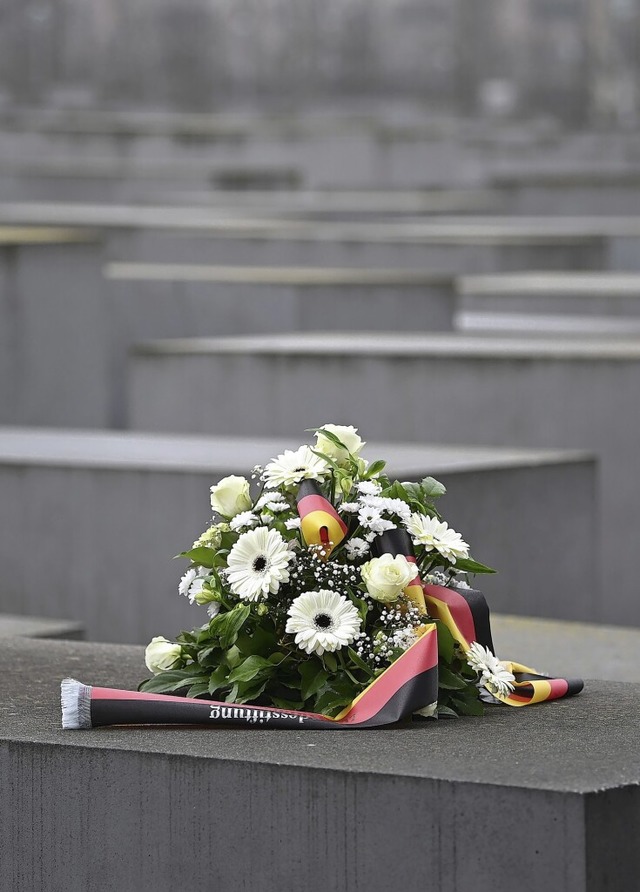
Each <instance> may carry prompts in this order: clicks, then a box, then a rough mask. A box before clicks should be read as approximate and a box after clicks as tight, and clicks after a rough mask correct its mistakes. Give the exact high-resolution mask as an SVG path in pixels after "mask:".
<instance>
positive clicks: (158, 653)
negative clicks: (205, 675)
mask: <svg viewBox="0 0 640 892" xmlns="http://www.w3.org/2000/svg"><path fill="white" fill-rule="evenodd" d="M181 658H182V648H181V647H180V645H179V644H172V642H171V641H168V640H167V639H166V638H163V637H162V635H158V636H156V637H155V638H152V639H151V641H150V643H149V644H147V649H146V650H145V652H144V661H145V663H146V665H147V669H148V670H149V672H153V674H154V675H158V674H159V673H160V672H165V671H166V670H167V669H175V668H176V666H177V665H178V663H179V662H180V660H181Z"/></svg>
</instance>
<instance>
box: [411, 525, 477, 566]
mask: <svg viewBox="0 0 640 892" xmlns="http://www.w3.org/2000/svg"><path fill="white" fill-rule="evenodd" d="M407 530H408V532H409V533H410V534H411V536H412V538H413V541H414V542H417V543H418V544H420V545H424V547H425V549H426V550H427V551H434V550H435V551H438V552H440V554H441V555H442V557H444V558H446V559H447V560H449V561H451V563H453V564H455V562H456V559H457V558H466V557H469V546H468V545H467V543H466V542H465V541H464V540H463V538H462V536H461V535H460V533H456V531H455V530H450V529H449V524H448V523H446V521H444V520H443V521H440V520H438V518H437V517H427V516H426V515H424V514H412V515H411V518H410V519H409V522H408V523H407Z"/></svg>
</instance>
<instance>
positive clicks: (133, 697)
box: [63, 424, 582, 729]
mask: <svg viewBox="0 0 640 892" xmlns="http://www.w3.org/2000/svg"><path fill="white" fill-rule="evenodd" d="M363 446H364V443H363V441H362V440H361V438H360V436H359V435H358V432H357V430H356V429H355V428H353V427H349V426H338V425H333V424H326V425H324V426H323V427H321V428H319V429H317V430H316V431H315V442H314V443H313V444H312V445H303V446H300V448H298V449H297V450H295V451H293V450H286V451H285V452H284V453H283V454H281V455H278V456H277V457H276V458H274V459H273V460H272V461H270V462H268V463H267V464H266V465H265V466H264V467H256V468H254V469H253V472H252V475H251V476H252V481H253V483H252V482H250V481H249V480H248V479H246V478H244V477H236V476H231V477H226V478H224V479H223V480H221V481H220V482H219V483H218V484H217V485H215V486H213V487H211V506H212V509H213V512H214V517H213V522H212V524H211V525H210V526H209V527H208V529H206V530H205V532H204V533H203V534H202V535H201V536H200V538H199V539H198V540H197V541H196V542H194V544H193V546H192V548H190V549H189V550H187V551H185V552H182V554H181V555H180V557H182V558H186V559H187V560H188V561H189V562H190V565H189V568H188V569H187V571H186V572H185V574H184V575H183V576H182V579H181V581H180V584H179V587H178V589H179V594H180V595H181V596H185V597H187V598H188V599H189V601H190V602H191V603H192V604H194V605H197V606H198V607H201V608H204V609H205V610H206V613H207V621H206V622H204V623H203V624H201V625H199V626H198V627H197V628H195V629H193V630H192V631H183V632H181V633H180V634H179V635H178V636H177V637H176V638H175V639H174V640H173V641H170V640H168V639H166V638H164V637H156V638H154V639H153V640H152V641H151V643H150V644H149V645H148V647H147V649H146V654H145V660H146V665H147V667H148V669H149V671H150V672H151V673H152V677H151V678H149V679H148V680H146V681H144V682H142V684H141V685H140V688H139V692H122V691H120V692H118V691H112V690H109V689H98V688H90V687H88V686H85V685H80V683H79V682H74V681H71V680H66V681H65V682H63V713H64V706H65V699H66V707H67V709H66V712H67V723H66V726H67V727H85V726H87V725H88V726H91V725H96V724H115V723H117V724H121V723H128V722H131V721H134V720H135V723H137V724H139V723H145V722H161V723H167V722H171V723H174V722H176V723H181V724H185V723H186V724H190V723H202V722H204V723H207V724H208V723H211V722H214V723H225V724H226V723H233V724H246V723H254V724H270V725H272V726H280V727H294V726H295V727H298V726H300V725H304V726H307V727H329V728H336V729H339V728H347V727H354V726H369V727H371V726H379V725H384V724H389V723H392V722H395V721H398V720H401V719H410V718H412V717H432V716H458V715H482V713H483V703H484V702H488V703H493V704H496V703H504V704H508V705H514V706H520V705H526V704H528V703H536V702H540V701H542V700H549V699H554V698H557V697H560V696H565V695H568V694H573V693H577V692H578V691H579V690H580V689H581V687H582V683H581V682H577V681H576V682H570V681H568V680H565V679H551V678H547V677H546V676H542V675H539V674H538V673H536V672H535V671H534V670H531V669H528V668H527V667H524V666H521V665H519V664H516V663H507V662H500V661H499V660H498V659H497V658H496V657H495V655H494V652H493V644H492V641H491V631H490V626H489V612H488V608H487V606H486V603H485V601H484V598H483V596H482V595H481V594H480V592H478V591H476V590H475V589H473V588H471V587H470V586H469V584H468V582H467V581H466V579H467V575H468V574H481V573H493V572H494V571H493V570H491V569H490V568H489V567H486V566H485V565H483V564H481V563H480V562H478V561H476V560H474V559H473V558H472V557H471V556H470V553H469V545H468V544H467V543H466V542H465V541H464V540H463V538H462V536H461V535H460V534H459V533H457V532H455V530H453V529H451V528H450V527H449V526H448V524H447V522H446V521H444V520H443V519H442V518H441V516H440V513H439V511H438V508H437V502H438V499H439V498H440V497H441V496H442V495H444V493H445V488H444V486H442V484H441V483H439V482H438V481H437V480H434V479H433V478H432V477H425V479H423V480H422V481H421V482H419V483H418V482H399V481H397V480H391V479H390V478H389V477H388V476H387V475H386V474H385V472H384V469H385V463H384V461H381V460H378V461H373V462H371V463H369V462H368V461H366V460H365V459H364V458H363V457H362V456H361V450H362V447H363ZM65 685H66V688H65ZM74 686H75V687H74ZM166 695H169V696H166ZM134 717H135V719H134Z"/></svg>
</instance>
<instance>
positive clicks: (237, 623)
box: [209, 604, 251, 650]
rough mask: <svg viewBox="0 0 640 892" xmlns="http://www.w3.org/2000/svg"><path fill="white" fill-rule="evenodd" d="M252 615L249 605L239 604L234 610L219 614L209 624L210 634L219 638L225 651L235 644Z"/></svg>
mask: <svg viewBox="0 0 640 892" xmlns="http://www.w3.org/2000/svg"><path fill="white" fill-rule="evenodd" d="M250 613H251V608H250V607H249V605H248V604H238V606H237V607H234V608H233V610H229V611H228V612H227V613H219V614H218V615H217V616H216V617H214V618H213V619H212V620H211V622H210V623H209V629H210V633H211V635H212V636H215V637H217V639H218V641H219V642H220V647H221V648H222V649H223V650H226V649H227V648H228V647H231V645H232V644H235V641H236V638H237V637H238V632H239V631H240V629H241V628H242V626H243V625H244V624H245V622H246V621H247V619H248V618H249V614H250Z"/></svg>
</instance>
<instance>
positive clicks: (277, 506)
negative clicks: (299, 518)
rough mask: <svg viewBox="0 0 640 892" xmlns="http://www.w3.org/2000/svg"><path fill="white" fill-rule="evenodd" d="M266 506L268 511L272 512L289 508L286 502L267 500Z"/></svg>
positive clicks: (276, 512)
mask: <svg viewBox="0 0 640 892" xmlns="http://www.w3.org/2000/svg"><path fill="white" fill-rule="evenodd" d="M267 508H268V509H269V511H273V513H274V514H279V513H280V512H281V511H288V510H289V503H288V502H267Z"/></svg>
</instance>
